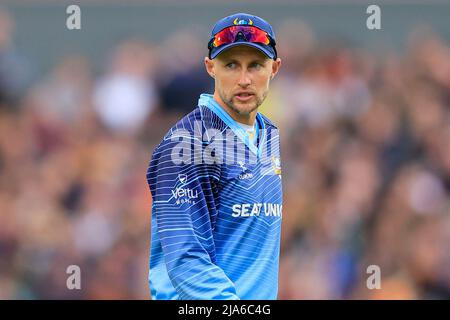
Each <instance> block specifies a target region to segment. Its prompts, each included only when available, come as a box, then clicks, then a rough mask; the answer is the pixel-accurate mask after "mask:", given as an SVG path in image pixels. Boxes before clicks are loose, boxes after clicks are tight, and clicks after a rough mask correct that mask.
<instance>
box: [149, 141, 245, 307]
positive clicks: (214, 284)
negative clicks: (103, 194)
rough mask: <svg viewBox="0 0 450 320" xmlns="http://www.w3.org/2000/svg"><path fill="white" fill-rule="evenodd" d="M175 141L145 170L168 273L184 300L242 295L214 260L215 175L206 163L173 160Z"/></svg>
mask: <svg viewBox="0 0 450 320" xmlns="http://www.w3.org/2000/svg"><path fill="white" fill-rule="evenodd" d="M174 147H176V142H172V141H168V142H163V143H162V144H161V145H160V146H159V147H158V148H157V149H156V151H155V152H154V154H153V158H152V161H151V162H150V166H149V170H148V172H147V180H148V183H149V186H150V190H151V192H152V197H153V204H152V211H153V212H152V214H153V215H155V217H156V224H157V233H158V237H159V239H160V241H161V246H162V251H163V255H164V260H165V263H166V268H167V272H168V275H169V278H170V280H171V282H172V285H173V286H174V288H175V290H176V291H177V292H178V294H179V298H180V299H189V300H194V299H202V300H212V299H214V300H225V299H239V297H238V296H237V294H236V288H235V286H234V283H233V282H232V281H231V280H230V279H229V278H228V277H227V275H226V274H225V273H224V271H223V270H222V269H221V268H220V267H219V266H217V265H216V264H215V261H216V257H215V245H214V239H213V235H212V229H213V225H214V221H215V218H216V214H217V212H216V207H215V204H214V174H213V173H212V172H211V170H212V169H211V166H210V165H206V164H193V163H190V164H175V163H174V161H173V155H172V153H173V152H174Z"/></svg>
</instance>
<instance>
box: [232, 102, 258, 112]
mask: <svg viewBox="0 0 450 320" xmlns="http://www.w3.org/2000/svg"><path fill="white" fill-rule="evenodd" d="M233 106H234V109H235V111H237V112H238V113H239V114H242V115H244V114H249V113H252V112H253V111H255V110H256V109H257V108H258V106H256V104H255V102H253V101H249V102H241V101H236V100H235V101H233Z"/></svg>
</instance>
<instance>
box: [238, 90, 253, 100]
mask: <svg viewBox="0 0 450 320" xmlns="http://www.w3.org/2000/svg"><path fill="white" fill-rule="evenodd" d="M234 96H235V97H236V99H238V100H239V101H241V102H246V101H249V100H250V99H251V98H253V96H254V94H253V93H250V92H241V93H238V94H235V95H234Z"/></svg>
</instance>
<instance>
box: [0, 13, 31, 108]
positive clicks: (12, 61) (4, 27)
mask: <svg viewBox="0 0 450 320" xmlns="http://www.w3.org/2000/svg"><path fill="white" fill-rule="evenodd" d="M13 36H14V18H13V17H12V16H11V15H10V14H9V12H8V11H6V9H4V8H2V7H0V110H1V108H2V106H3V104H4V103H7V104H6V105H7V106H8V105H9V106H10V107H11V108H12V107H14V105H15V104H16V103H17V102H18V99H19V98H20V97H21V95H22V94H23V93H24V90H25V89H26V87H27V86H28V85H29V84H30V80H31V65H30V63H29V61H28V60H27V59H26V58H25V57H24V56H23V55H22V54H20V53H19V52H18V51H17V49H16V48H15V47H14V43H13Z"/></svg>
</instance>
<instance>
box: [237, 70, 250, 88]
mask: <svg viewBox="0 0 450 320" xmlns="http://www.w3.org/2000/svg"><path fill="white" fill-rule="evenodd" d="M251 84H252V79H251V78H250V75H249V74H248V72H247V71H243V72H242V73H241V75H240V77H239V85H240V86H241V87H247V86H249V85H251Z"/></svg>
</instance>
